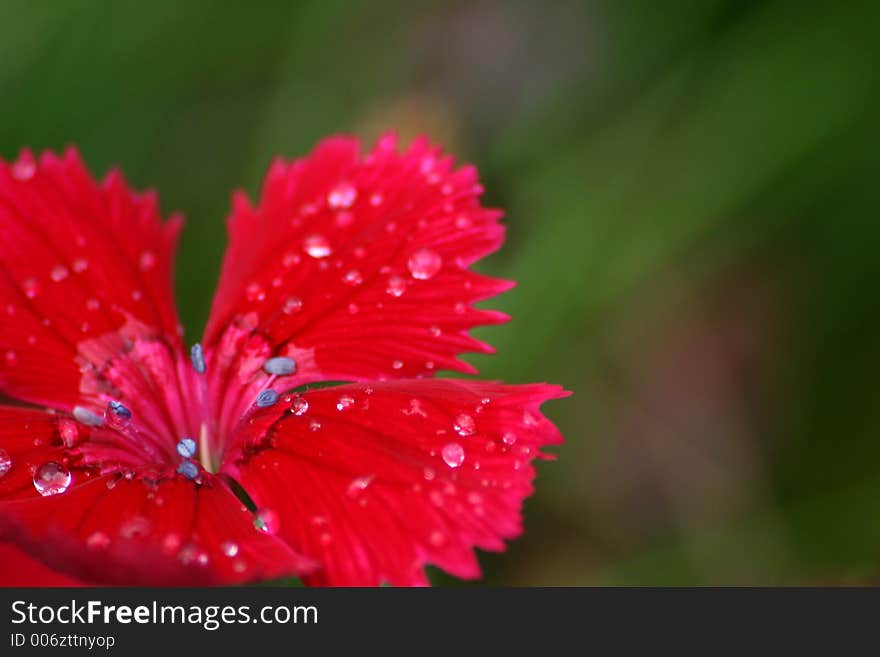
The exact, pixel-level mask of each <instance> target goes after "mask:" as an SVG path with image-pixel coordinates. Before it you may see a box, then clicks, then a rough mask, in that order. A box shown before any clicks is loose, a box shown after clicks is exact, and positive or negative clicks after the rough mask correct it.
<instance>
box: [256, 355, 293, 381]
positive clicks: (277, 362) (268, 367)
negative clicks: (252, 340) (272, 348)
mask: <svg viewBox="0 0 880 657" xmlns="http://www.w3.org/2000/svg"><path fill="white" fill-rule="evenodd" d="M263 369H264V370H265V371H266V373H267V374H274V375H275V376H287V375H288V374H293V373H294V372H296V361H295V360H293V358H287V357H285V356H276V357H275V358H270V359H269V360H267V361H266V362H265V363H263Z"/></svg>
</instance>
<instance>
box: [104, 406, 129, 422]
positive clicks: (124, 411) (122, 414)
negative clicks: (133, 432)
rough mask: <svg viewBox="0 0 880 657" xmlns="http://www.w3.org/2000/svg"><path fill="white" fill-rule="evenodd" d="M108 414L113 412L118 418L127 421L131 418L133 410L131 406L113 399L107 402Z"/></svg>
mask: <svg viewBox="0 0 880 657" xmlns="http://www.w3.org/2000/svg"><path fill="white" fill-rule="evenodd" d="M107 412H108V414H112V415H113V416H114V417H115V418H116V419H117V420H119V421H121V422H123V423H125V422H128V421H129V420H130V419H131V411H130V410H129V408H128V407H127V406H126V405H125V404H123V403H121V402H117V401H111V402H109V403H108V404H107Z"/></svg>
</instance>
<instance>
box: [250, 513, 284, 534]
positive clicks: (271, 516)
mask: <svg viewBox="0 0 880 657" xmlns="http://www.w3.org/2000/svg"><path fill="white" fill-rule="evenodd" d="M254 527H256V528H257V529H259V530H260V531H261V532H263V533H264V534H269V535H271V536H274V535H275V534H277V533H278V530H279V529H281V518H280V517H279V516H278V513H277V512H276V511H273V510H272V509H260V510H259V511H257V515H256V516H254Z"/></svg>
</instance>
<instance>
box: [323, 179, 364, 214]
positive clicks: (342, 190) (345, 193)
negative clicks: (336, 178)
mask: <svg viewBox="0 0 880 657" xmlns="http://www.w3.org/2000/svg"><path fill="white" fill-rule="evenodd" d="M356 199H357V189H356V188H355V186H354V185H352V184H351V183H347V182H342V183H339V184H338V185H336V187H334V188H333V189H331V190H330V192H329V193H328V194H327V205H328V206H329V207H330V208H331V209H333V210H347V209H348V208H350V207H351V206H352V205H354V202H355V200H356Z"/></svg>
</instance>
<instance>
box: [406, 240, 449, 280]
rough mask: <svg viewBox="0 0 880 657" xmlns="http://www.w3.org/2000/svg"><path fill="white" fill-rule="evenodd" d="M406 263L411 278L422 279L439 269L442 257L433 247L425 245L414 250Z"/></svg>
mask: <svg viewBox="0 0 880 657" xmlns="http://www.w3.org/2000/svg"><path fill="white" fill-rule="evenodd" d="M406 265H407V268H408V269H409V272H410V274H412V277H413V278H417V279H419V280H423V281H424V280H427V279H429V278H431V277H432V276H434V274H436V273H437V272H438V271H440V268H441V267H442V266H443V258H441V257H440V254H439V253H437V252H436V251H434V250H433V249H429V248H427V247H426V248H422V249H419V250H418V251H416V252H414V253H413V254H412V255H411V256H410V257H409V260H408V261H407V263H406Z"/></svg>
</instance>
